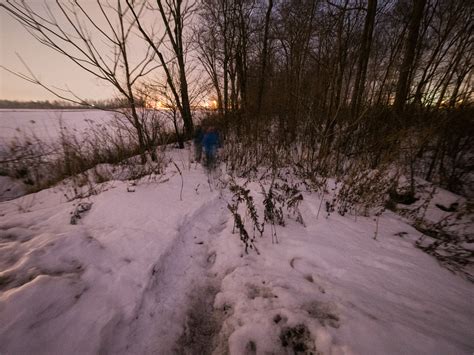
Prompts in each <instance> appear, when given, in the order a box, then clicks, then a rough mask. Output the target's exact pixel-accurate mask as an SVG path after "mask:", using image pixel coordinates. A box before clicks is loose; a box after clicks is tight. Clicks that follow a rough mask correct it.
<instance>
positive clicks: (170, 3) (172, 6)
mask: <svg viewBox="0 0 474 355" xmlns="http://www.w3.org/2000/svg"><path fill="white" fill-rule="evenodd" d="M126 3H127V5H128V8H129V9H130V11H131V13H132V14H133V17H134V19H135V21H136V24H137V26H138V29H139V30H140V33H141V34H142V35H143V38H144V39H145V40H146V42H147V43H148V44H149V45H150V48H152V49H153V50H154V52H155V53H156V55H157V56H158V58H159V61H160V63H161V65H162V67H163V69H164V71H165V75H166V79H167V82H168V86H169V88H170V90H171V92H172V94H173V97H174V101H175V102H176V104H177V107H178V110H179V112H180V114H181V117H182V119H183V122H184V127H185V131H186V134H187V136H189V137H190V136H191V135H192V134H193V130H194V127H193V119H192V114H191V106H190V102H189V92H188V82H187V75H186V48H185V44H184V30H185V27H184V26H185V23H186V22H187V21H188V20H189V17H190V16H191V15H192V13H193V5H192V4H190V2H188V1H183V0H167V1H161V0H156V6H157V8H156V7H153V5H152V3H153V2H152V1H147V0H145V1H143V2H142V3H141V5H139V6H138V8H139V9H140V8H141V6H146V7H147V8H148V9H152V10H157V11H158V12H159V13H160V16H161V20H162V22H163V24H164V26H165V36H166V38H167V39H168V41H169V43H170V44H171V51H172V53H173V56H174V58H173V59H172V61H173V62H175V63H176V65H177V68H178V78H177V82H176V78H175V77H173V75H172V71H171V70H170V68H169V61H168V60H166V59H165V55H164V51H163V50H162V49H161V48H160V42H158V44H157V43H156V41H155V40H156V33H154V32H153V31H152V30H147V29H146V28H145V25H144V23H143V22H142V20H141V19H140V12H139V11H137V5H136V4H135V1H130V0H126Z"/></svg>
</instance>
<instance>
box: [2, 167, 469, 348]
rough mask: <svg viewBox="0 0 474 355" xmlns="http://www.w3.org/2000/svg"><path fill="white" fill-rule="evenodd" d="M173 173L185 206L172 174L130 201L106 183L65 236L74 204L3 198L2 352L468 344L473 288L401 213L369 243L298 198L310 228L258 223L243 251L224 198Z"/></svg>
mask: <svg viewBox="0 0 474 355" xmlns="http://www.w3.org/2000/svg"><path fill="white" fill-rule="evenodd" d="M181 161H184V160H183V159H182V160H181ZM182 170H183V179H184V180H183V181H184V184H183V186H184V188H183V191H182V199H181V198H180V188H181V182H182V181H181V177H180V175H179V174H177V172H176V171H174V170H173V169H170V170H169V171H168V173H167V176H166V178H163V179H161V180H159V181H152V182H146V181H145V182H143V183H141V184H139V185H138V186H136V189H135V192H127V186H128V185H127V183H124V182H119V181H114V182H113V183H111V184H108V185H107V188H106V189H105V191H103V192H102V193H100V194H98V195H96V196H92V197H91V198H90V202H92V203H93V205H92V208H91V210H90V211H88V212H87V213H85V214H84V216H83V218H82V219H80V220H79V223H78V224H77V225H74V226H73V225H70V224H69V220H70V216H71V215H70V212H71V211H73V210H74V209H75V207H76V205H77V201H72V202H68V201H66V199H65V198H64V196H63V194H62V193H61V191H58V190H57V189H50V190H45V191H42V192H40V193H37V194H32V195H27V196H24V197H22V198H20V199H16V200H13V201H9V202H4V203H0V267H1V269H0V354H13V355H16V354H35V355H36V354H48V355H55V354H58V355H59V354H81V355H82V354H166V355H167V354H192V355H194V354H211V353H212V354H215V355H220V354H227V353H230V354H231V355H240V354H247V355H250V354H267V353H271V354H277V355H280V354H281V355H286V354H292V353H293V352H292V351H293V350H294V349H295V348H298V349H302V348H304V349H306V350H307V351H313V353H318V354H319V353H321V354H332V355H335V354H348V355H352V354H361V355H365V354H388V355H391V354H426V355H433V354H439V355H444V354H469V355H470V354H471V353H472V351H473V350H474V341H473V339H474V333H473V329H474V308H473V307H472V298H473V295H474V293H473V286H472V284H470V283H468V282H467V281H466V280H464V279H462V278H461V277H459V276H458V275H454V274H452V273H450V272H449V271H447V270H446V269H444V268H442V267H440V266H439V264H438V263H437V261H436V260H435V259H434V258H432V257H431V256H429V255H427V254H425V253H423V252H422V251H420V250H419V249H416V248H415V247H414V246H413V241H414V240H416V238H418V237H419V233H418V232H417V231H416V230H415V229H413V228H412V227H410V226H409V225H407V224H406V223H404V222H403V221H402V220H401V218H400V217H399V216H397V215H395V214H393V213H385V214H384V215H383V216H382V217H381V220H380V225H379V227H380V228H379V235H378V238H377V240H376V241H374V240H373V233H374V221H373V219H371V218H365V217H358V219H357V221H355V220H354V218H353V217H351V216H339V215H336V214H333V215H331V216H330V217H328V218H325V216H323V214H321V215H320V216H319V218H316V215H317V210H318V207H319V206H320V202H321V201H320V200H319V198H318V197H317V196H316V194H312V193H305V194H304V201H303V202H302V204H301V213H302V216H303V218H304V221H305V226H302V225H301V224H298V223H297V222H296V221H294V220H291V219H288V220H287V223H286V226H285V227H279V226H278V227H277V233H278V237H279V240H280V243H279V244H272V242H271V236H270V235H269V228H267V231H266V232H265V234H264V236H263V237H262V238H257V245H258V248H259V250H260V252H261V254H260V255H257V254H256V253H254V252H250V253H249V254H245V253H244V252H243V247H242V243H241V241H240V240H239V236H238V234H232V225H233V223H232V219H231V215H230V213H229V211H228V210H227V206H226V203H227V202H226V199H227V200H228V199H229V196H228V195H227V194H226V193H225V192H224V194H223V196H220V195H219V192H218V191H215V190H214V191H210V189H209V186H208V182H207V177H206V175H205V174H204V173H203V171H202V169H201V167H199V166H198V167H197V168H196V167H191V168H189V169H184V165H183V169H182ZM250 188H252V187H250ZM252 193H253V194H254V195H255V196H256V197H257V198H261V195H260V189H259V188H258V187H257V188H253V190H252ZM256 201H257V200H256ZM243 218H244V220H245V219H247V222H248V217H247V216H245V215H243Z"/></svg>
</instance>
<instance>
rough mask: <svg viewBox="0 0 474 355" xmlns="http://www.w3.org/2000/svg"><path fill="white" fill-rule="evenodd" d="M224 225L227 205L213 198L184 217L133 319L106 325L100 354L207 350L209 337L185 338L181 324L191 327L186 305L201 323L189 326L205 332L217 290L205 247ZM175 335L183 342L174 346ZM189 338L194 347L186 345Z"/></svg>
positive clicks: (211, 259) (191, 332)
mask: <svg viewBox="0 0 474 355" xmlns="http://www.w3.org/2000/svg"><path fill="white" fill-rule="evenodd" d="M226 222H227V214H226V211H225V205H223V203H222V201H220V200H219V199H217V198H216V199H214V200H211V201H209V202H207V203H205V204H204V205H202V206H201V207H199V208H198V209H197V210H196V211H195V212H194V213H193V214H192V215H191V216H189V217H188V216H187V217H185V218H184V220H183V222H182V223H181V224H180V226H179V228H178V233H177V236H176V238H175V239H174V241H173V243H172V245H171V246H170V247H169V249H168V250H167V251H166V252H165V253H164V254H163V255H162V256H161V257H160V258H159V259H158V261H157V262H156V263H155V264H154V265H153V267H152V270H151V272H150V277H149V281H148V284H147V286H146V288H145V289H144V291H143V293H142V296H141V299H140V301H139V302H138V304H137V306H136V309H135V310H134V311H133V314H132V317H131V318H130V317H129V318H128V319H123V318H122V317H118V318H117V319H118V322H117V324H115V325H114V324H110V325H109V332H110V334H109V335H108V336H107V337H106V339H105V341H104V343H103V344H102V350H103V352H104V353H111V354H119V353H124V354H130V353H131V354H156V353H160V354H169V353H173V352H176V351H178V350H180V348H184V349H185V348H187V347H188V346H190V347H192V349H194V350H204V349H209V348H210V341H211V340H212V338H211V335H212V334H205V332H204V333H201V334H194V333H200V332H199V329H194V330H193V329H188V333H189V334H183V324H185V323H189V321H188V322H187V321H186V317H187V316H186V313H187V312H188V307H189V306H188V305H190V304H191V305H192V307H191V308H194V309H191V311H194V312H200V313H199V315H197V314H195V313H194V316H195V317H196V319H198V320H199V324H192V320H191V324H190V325H191V326H194V327H203V329H200V330H205V329H204V328H205V327H206V326H207V325H208V324H206V323H208V322H210V321H211V320H210V319H207V317H209V316H210V315H211V314H212V306H213V296H214V295H215V293H216V292H217V289H216V280H214V277H213V275H211V274H210V273H209V267H210V266H212V264H213V263H214V261H215V258H216V254H215V252H214V253H213V252H211V251H210V250H209V245H210V244H212V242H213V239H215V238H218V237H219V235H220V233H221V232H222V230H223V229H224V228H225V226H226ZM196 301H198V302H197V304H196ZM201 302H203V303H204V304H200V303H201ZM209 308H210V309H209ZM191 314H193V313H192V312H191ZM171 320H172V321H171ZM206 335H207V336H206ZM178 336H181V339H180V344H178V345H177V344H176V343H177V341H178ZM193 336H195V338H193V339H192V340H193V342H192V344H188V342H189V339H188V338H189V337H193ZM197 337H199V339H197ZM124 341H125V343H123V342H124ZM117 345H118V348H117ZM196 347H198V349H196ZM199 353H200V354H202V353H203V352H201V351H199Z"/></svg>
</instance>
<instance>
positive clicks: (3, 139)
mask: <svg viewBox="0 0 474 355" xmlns="http://www.w3.org/2000/svg"><path fill="white" fill-rule="evenodd" d="M113 115H114V114H113V113H112V112H105V111H100V110H16V109H0V144H5V143H7V142H8V141H10V140H11V139H12V138H14V137H19V136H21V135H22V134H27V135H28V134H31V133H32V132H34V134H35V136H37V137H38V138H39V139H41V140H42V141H46V142H49V141H54V140H56V139H57V138H58V137H59V133H60V124H62V125H63V127H66V128H68V130H70V131H72V132H76V133H77V134H81V133H82V132H84V131H85V130H86V129H87V128H88V127H89V126H90V124H91V123H105V124H107V123H108V122H110V120H112V118H113Z"/></svg>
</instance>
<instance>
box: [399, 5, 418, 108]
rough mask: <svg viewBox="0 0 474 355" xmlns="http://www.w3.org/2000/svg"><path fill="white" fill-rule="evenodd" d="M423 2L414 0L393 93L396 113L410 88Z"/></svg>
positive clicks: (402, 106) (403, 104) (403, 105)
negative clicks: (394, 92) (395, 89)
mask: <svg viewBox="0 0 474 355" xmlns="http://www.w3.org/2000/svg"><path fill="white" fill-rule="evenodd" d="M425 4H426V0H414V4H413V12H412V15H411V19H410V26H409V29H408V37H407V40H406V46H405V53H404V57H403V63H402V65H401V67H400V74H399V76H398V84H397V92H396V94H395V102H394V109H395V112H397V113H401V112H402V111H403V109H404V107H405V101H406V100H407V96H408V92H409V89H410V84H411V83H410V73H411V71H412V69H413V68H412V67H413V61H414V59H415V51H416V47H417V45H418V37H419V32H420V24H421V20H422V18H423V11H424V8H425Z"/></svg>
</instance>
